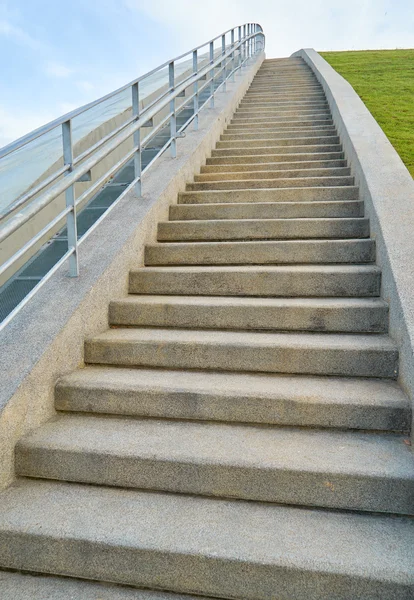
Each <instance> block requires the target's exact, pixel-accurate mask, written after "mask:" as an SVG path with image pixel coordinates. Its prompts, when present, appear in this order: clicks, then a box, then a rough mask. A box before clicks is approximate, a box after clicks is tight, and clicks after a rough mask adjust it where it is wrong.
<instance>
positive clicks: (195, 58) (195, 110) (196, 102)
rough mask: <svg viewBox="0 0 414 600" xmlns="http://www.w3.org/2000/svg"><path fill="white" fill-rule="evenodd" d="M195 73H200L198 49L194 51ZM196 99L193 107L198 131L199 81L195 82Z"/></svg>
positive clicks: (195, 126)
mask: <svg viewBox="0 0 414 600" xmlns="http://www.w3.org/2000/svg"><path fill="white" fill-rule="evenodd" d="M193 73H194V74H195V75H196V74H197V73H198V53H197V50H194V51H193ZM194 94H195V96H194V100H193V107H194V129H195V130H196V131H197V129H198V106H199V101H198V81H196V82H195V83H194Z"/></svg>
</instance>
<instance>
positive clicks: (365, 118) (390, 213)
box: [298, 49, 414, 431]
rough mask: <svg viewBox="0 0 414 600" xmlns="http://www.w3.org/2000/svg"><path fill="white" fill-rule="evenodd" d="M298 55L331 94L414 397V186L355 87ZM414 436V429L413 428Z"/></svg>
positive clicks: (319, 61)
mask: <svg viewBox="0 0 414 600" xmlns="http://www.w3.org/2000/svg"><path fill="white" fill-rule="evenodd" d="M298 55H299V56H300V57H301V58H303V59H304V60H305V62H306V63H307V64H308V65H309V67H310V68H311V69H312V70H313V72H314V73H315V76H316V77H317V79H318V81H319V82H320V84H321V85H322V86H323V89H324V91H325V93H326V97H327V100H328V102H329V105H330V108H331V110H332V115H333V119H334V121H335V125H336V126H337V128H338V133H339V134H340V135H341V138H342V143H343V145H344V148H345V150H346V153H347V157H348V160H349V162H350V164H351V165H352V168H353V171H354V173H355V177H356V180H357V182H358V185H359V186H360V187H361V197H362V198H363V199H364V200H365V203H366V211H367V215H368V216H369V217H370V219H371V226H372V231H373V233H374V235H375V237H376V239H377V240H378V262H379V264H380V266H381V268H382V269H383V290H382V294H383V297H384V298H385V299H386V300H387V301H389V302H390V333H391V335H392V336H393V337H394V338H395V339H396V340H397V342H398V345H399V347H400V354H401V369H400V381H401V384H402V385H403V386H404V387H405V389H406V390H407V392H408V393H409V395H410V397H411V398H414V296H413V289H414V271H413V269H411V268H409V265H412V264H414V238H413V230H414V181H413V179H412V177H411V175H410V173H409V172H408V170H407V169H406V167H405V166H404V164H403V162H402V161H401V159H400V157H399V156H398V154H397V153H396V151H395V150H394V148H393V147H392V145H391V143H390V142H389V140H388V139H387V137H386V136H385V134H384V132H383V131H382V129H381V127H380V126H379V125H378V123H377V122H376V121H375V119H374V118H373V116H372V115H371V113H370V112H369V111H368V109H367V108H366V106H365V105H364V103H363V102H362V100H361V99H360V98H359V96H358V95H357V94H356V92H355V91H354V89H353V88H352V86H351V85H350V84H349V83H348V82H347V81H345V80H344V79H343V78H342V77H341V76H340V75H339V74H338V73H336V72H335V71H334V70H333V69H332V67H331V66H330V65H328V63H327V62H326V61H325V60H324V59H323V58H322V57H321V56H320V55H319V54H318V53H317V52H315V51H314V50H312V49H306V50H301V51H300V52H299V53H298ZM413 431H414V428H413Z"/></svg>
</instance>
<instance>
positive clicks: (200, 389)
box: [57, 366, 410, 422]
mask: <svg viewBox="0 0 414 600" xmlns="http://www.w3.org/2000/svg"><path fill="white" fill-rule="evenodd" d="M57 386H58V398H59V400H58V406H57V408H58V409H59V410H66V409H67V407H68V405H69V401H68V400H67V401H62V399H61V393H62V390H67V389H68V388H70V389H72V390H73V392H74V393H75V392H76V390H85V389H86V390H89V391H91V390H94V389H96V390H99V393H101V391H102V390H109V391H111V392H112V393H116V392H125V393H126V392H131V393H133V394H134V393H137V392H139V391H142V390H144V391H147V390H148V391H149V390H152V391H153V392H154V393H155V392H164V393H166V392H168V393H175V394H176V395H177V396H178V397H181V396H183V395H185V394H196V397H197V398H199V399H200V400H201V397H202V396H208V395H210V394H211V395H217V396H219V397H220V398H222V399H223V404H224V405H225V399H226V398H231V397H234V396H236V397H238V398H251V399H252V401H256V400H257V398H266V399H268V400H269V401H271V400H273V401H274V400H286V401H289V400H290V401H294V402H298V403H299V402H306V403H307V404H310V405H312V404H315V403H316V404H318V405H324V406H325V408H328V407H329V406H331V405H335V404H336V405H349V406H366V407H374V408H376V409H378V410H379V409H380V408H381V407H389V406H391V407H396V408H401V409H404V410H406V411H409V408H410V402H409V399H408V397H407V396H406V395H405V394H404V393H403V391H402V390H401V388H400V386H399V385H398V383H396V382H395V381H391V380H387V379H361V378H350V377H317V376H312V377H309V376H306V375H279V374H274V373H269V374H260V373H257V374H251V373H231V372H228V373H221V372H214V371H211V372H209V373H206V372H205V371H186V370H180V371H175V370H174V371H170V370H166V369H163V370H161V371H160V370H158V369H128V368H122V367H119V368H118V367H117V368H115V367H110V366H105V367H101V366H88V367H86V368H85V369H79V370H78V371H73V372H72V373H70V374H68V375H65V376H64V377H62V378H61V379H60V380H59V382H58V384H57ZM254 406H255V405H253V407H254ZM260 422H261V421H260Z"/></svg>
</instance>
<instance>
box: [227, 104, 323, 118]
mask: <svg viewBox="0 0 414 600" xmlns="http://www.w3.org/2000/svg"><path fill="white" fill-rule="evenodd" d="M315 112H318V113H321V112H330V109H329V107H328V106H327V105H326V104H314V105H313V106H310V107H293V108H292V107H290V108H288V107H283V108H281V107H280V106H278V107H269V106H262V107H257V106H252V107H239V108H238V109H237V110H236V112H235V113H234V115H235V116H236V115H237V116H240V115H258V116H262V115H263V116H270V117H272V116H274V115H283V116H285V115H306V114H313V113H315Z"/></svg>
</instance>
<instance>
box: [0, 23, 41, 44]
mask: <svg viewBox="0 0 414 600" xmlns="http://www.w3.org/2000/svg"><path fill="white" fill-rule="evenodd" d="M0 35H1V36H3V37H7V38H9V39H11V40H13V41H14V42H16V43H18V44H20V45H22V46H27V47H28V48H32V49H33V50H38V49H41V48H43V44H42V42H40V41H39V40H36V39H35V38H34V37H32V36H31V35H30V34H28V33H27V32H26V31H24V30H23V29H22V28H21V27H17V26H16V25H13V24H12V23H11V22H10V21H8V20H7V19H0Z"/></svg>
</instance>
